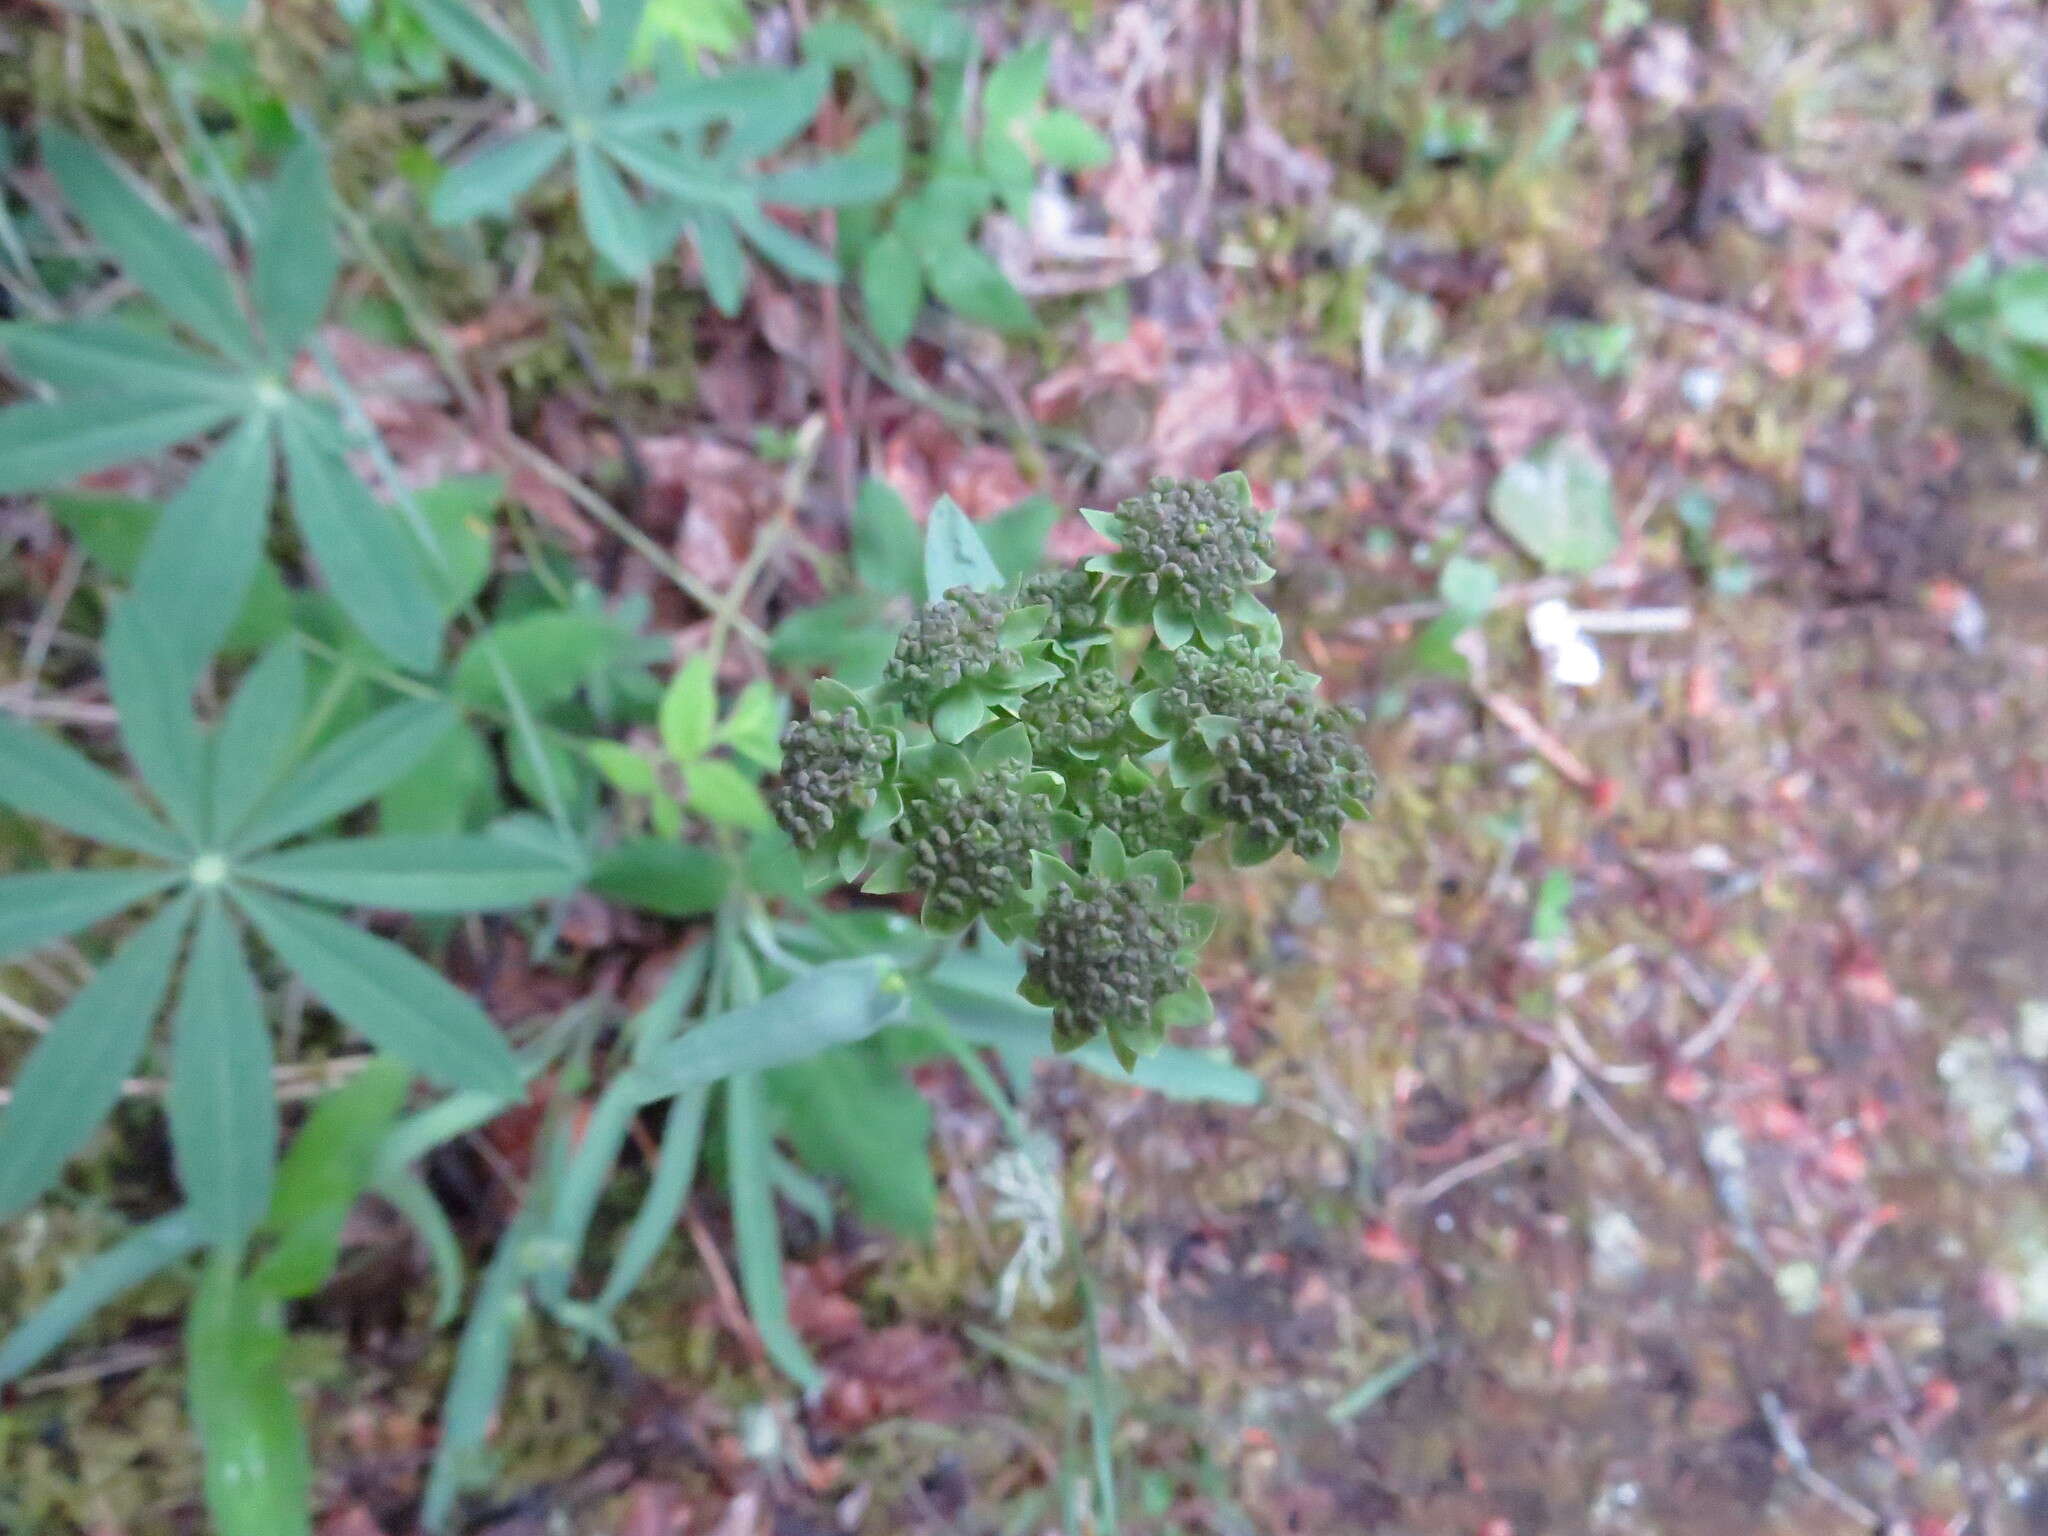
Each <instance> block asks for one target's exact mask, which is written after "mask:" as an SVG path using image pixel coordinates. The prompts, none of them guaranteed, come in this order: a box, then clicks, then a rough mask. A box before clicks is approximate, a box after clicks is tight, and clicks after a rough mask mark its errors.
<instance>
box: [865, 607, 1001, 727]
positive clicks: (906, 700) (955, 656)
mask: <svg viewBox="0 0 2048 1536" xmlns="http://www.w3.org/2000/svg"><path fill="white" fill-rule="evenodd" d="M1010 609H1011V604H1009V603H1008V602H1006V601H1004V600H1003V599H1002V598H1001V597H999V596H997V595H996V594H994V593H991V592H975V591H971V590H970V589H968V588H966V587H955V588H953V590H952V591H950V592H948V593H947V594H946V595H945V596H944V597H942V598H940V599H939V600H938V601H937V602H935V603H927V604H925V605H924V607H922V608H920V609H919V610H918V611H917V613H916V614H915V615H913V616H912V618H911V620H910V623H909V624H908V625H906V626H905V627H904V630H903V637H902V638H901V639H900V640H898V641H897V642H896V652H895V654H894V655H892V656H891V657H890V658H889V665H888V668H887V669H886V670H885V671H884V672H883V674H882V688H883V691H884V692H885V693H886V694H888V695H889V696H890V697H892V698H895V699H897V700H899V701H901V703H902V704H903V707H904V708H905V709H906V710H908V711H909V712H910V713H911V715H913V716H916V715H924V714H929V713H930V712H931V710H932V707H933V705H934V704H935V703H936V701H937V700H938V698H939V696H940V695H941V694H944V693H948V692H950V691H952V690H953V689H955V688H958V687H959V686H960V685H961V684H962V683H971V682H973V681H975V680H976V679H977V678H982V677H987V676H989V675H990V674H992V673H994V672H996V671H998V670H999V669H1000V668H1002V667H1003V666H1004V664H1005V663H1012V664H1014V663H1015V662H1016V660H1017V654H1016V652H1014V651H1012V650H1010V649H1008V648H1007V647H1006V646H1005V645H1004V644H1003V620H1004V619H1005V618H1007V617H1008V616H1009V613H1010Z"/></svg>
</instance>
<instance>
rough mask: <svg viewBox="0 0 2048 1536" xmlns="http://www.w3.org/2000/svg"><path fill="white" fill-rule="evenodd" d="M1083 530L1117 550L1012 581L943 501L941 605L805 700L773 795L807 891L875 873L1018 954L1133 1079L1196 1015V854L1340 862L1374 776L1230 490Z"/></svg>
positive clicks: (1211, 919)
mask: <svg viewBox="0 0 2048 1536" xmlns="http://www.w3.org/2000/svg"><path fill="white" fill-rule="evenodd" d="M1083 515H1084V516H1086V517H1087V518H1088V519H1089V521H1090V522H1091V523H1092V524H1093V525H1094V526H1095V527H1096V528H1097V529H1098V530H1100V531H1102V532H1103V533H1105V534H1107V535H1109V536H1110V537H1112V538H1115V539H1117V540H1118V541H1119V542H1118V548H1117V549H1116V550H1115V551H1114V552H1112V553H1109V554H1104V555H1097V556H1094V557H1093V558H1091V559H1089V560H1087V561H1085V562H1084V563H1083V564H1082V565H1080V566H1078V567H1075V568H1072V569H1066V570H1056V571H1046V572H1040V573H1036V574H1033V575H1028V576H1025V577H1023V578H1022V579H1021V580H1017V581H1008V582H1006V581H1005V580H1004V579H1003V578H1002V577H1001V575H1000V574H999V573H998V571H997V570H996V567H995V565H994V562H993V561H991V560H990V559H989V557H988V554H987V551H986V550H985V549H983V548H982V546H981V543H980V540H979V538H978V536H977V535H976V534H975V532H974V528H973V525H972V524H970V523H969V522H968V521H967V519H966V517H965V515H964V514H962V513H961V511H960V510H959V508H958V507H956V506H954V505H953V504H952V503H951V502H950V501H943V500H942V501H941V502H940V503H939V504H938V505H937V506H936V507H934V508H933V510H932V517H931V522H930V524H929V526H928V528H927V536H926V554H925V558H926V590H928V591H931V592H943V593H944V594H945V595H944V596H943V597H941V598H940V599H939V600H938V601H936V602H933V603H929V604H927V605H925V607H923V608H922V609H920V610H919V611H918V612H917V613H916V614H914V615H913V616H912V617H911V619H910V620H909V622H908V623H907V624H906V625H905V626H904V628H903V631H902V634H901V636H900V637H899V639H898V641H897V644H896V649H895V653H894V654H893V655H892V657H891V658H890V660H889V663H888V666H887V667H886V668H885V669H884V672H883V675H882V678H881V680H880V681H879V682H878V683H877V684H876V685H875V686H874V687H872V688H870V689H868V690H866V691H865V692H856V691H855V690H853V689H851V688H848V687H845V686H844V685H843V684H840V683H836V682H832V681H828V680H821V681H819V682H817V683H815V684H814V685H813V686H812V688H811V697H810V704H811V708H810V713H809V714H808V715H807V716H805V717H803V718H799V719H797V720H794V721H792V722H791V724H790V725H789V726H788V727H787V728H786V729H785V730H784V732H783V736H782V764H783V766H782V781H781V784H780V786H779V787H778V788H777V789H776V790H775V791H774V792H773V794H772V795H771V797H770V805H771V809H773V811H774V812H775V815H776V818H777V820H778V821H779V822H780V823H781V825H782V827H783V829H784V830H785V831H787V832H788V833H789V835H790V838H791V839H792V840H793V841H794V842H795V843H796V845H797V847H798V849H799V850H801V851H802V852H803V854H804V855H805V856H806V857H807V859H808V861H809V868H810V871H811V873H812V876H813V878H814V879H818V880H824V881H833V880H836V881H849V882H850V881H856V880H859V879H860V878H861V877H862V876H863V875H865V877H866V878H865V880H864V881H863V882H862V883H861V886H860V889H861V890H862V891H864V892H866V893H867V894H870V895H890V894H897V893H902V892H911V893H914V894H916V895H917V896H919V897H920V898H921V899H922V910H921V918H922V921H923V923H924V926H925V927H926V928H927V929H928V930H930V931H931V932H934V933H939V934H956V933H959V932H961V931H962V930H964V929H966V928H968V927H969V926H971V925H973V924H974V923H976V922H980V923H983V924H985V925H986V927H987V929H988V931H989V932H991V933H992V934H994V935H995V937H996V938H998V939H1000V940H1003V941H1006V942H1015V943H1018V944H1020V945H1021V946H1022V948H1023V951H1024V957H1025V974H1024V979H1023V981H1022V983H1021V984H1020V985H1019V987H1018V991H1019V993H1020V994H1021V995H1022V996H1023V997H1024V998H1026V999H1027V1000H1028V1001H1030V1002H1032V1003H1035V1004H1038V1005H1039V1006H1041V1007H1045V1008H1049V1009H1051V1010H1052V1016H1053V1017H1052V1030H1053V1043H1054V1045H1055V1046H1057V1047H1058V1048H1059V1049H1060V1050H1063V1051H1064V1050H1073V1049H1076V1048H1078V1047H1080V1046H1082V1045H1085V1044H1087V1043H1088V1042H1089V1041H1091V1040H1094V1039H1097V1038H1098V1037H1100V1038H1104V1039H1106V1040H1107V1041H1108V1044H1109V1046H1110V1049H1111V1050H1112V1051H1113V1052H1114V1054H1115V1056H1116V1058H1117V1060H1118V1061H1120V1062H1121V1063H1122V1064H1123V1065H1124V1068H1125V1070H1127V1071H1128V1070H1130V1069H1131V1068H1132V1066H1133V1065H1134V1064H1135V1063H1136V1062H1137V1060H1138V1059H1139V1058H1140V1057H1142V1056H1146V1055H1149V1054H1151V1053H1152V1052H1154V1051H1156V1050H1157V1049H1158V1048H1159V1047H1160V1045H1161V1044H1162V1043H1163V1042H1164V1040H1165V1036H1166V1032H1167V1031H1168V1030H1170V1029H1175V1028H1184V1027H1187V1026H1190V1025H1194V1024H1199V1023H1201V1022H1202V1021H1204V1020H1205V1019H1207V1018H1208V1017H1209V1014H1210V1008H1209V999H1208V994H1207V993H1206V992H1205V991H1204V990H1203V988H1202V984H1201V982H1200V980H1199V979H1197V977H1196V975H1195V963H1196V959H1197V956H1198V954H1199V951H1200V949H1201V946H1202V945H1203V944H1204V943H1205V942H1206V941H1207V939H1208V936H1209V933H1210V931H1211V929H1212V928H1213V927H1214V925H1215V913H1214V912H1213V911H1212V910H1210V909H1208V908H1206V907H1203V906H1200V905H1198V904H1195V903H1191V902H1189V901H1187V900H1186V878H1187V873H1186V872H1187V867H1188V862H1189V860H1190V859H1191V858H1192V857H1193V856H1194V854H1195V852H1196V850H1197V849H1198V848H1200V847H1202V846H1203V845H1205V844H1208V843H1211V842H1221V843H1222V844H1223V845H1224V846H1225V847H1226V848H1227V849H1228V852H1229V855H1230V858H1231V861H1232V862H1233V863H1235V864H1240V865H1244V864H1256V863H1261V862H1263V861H1265V860H1267V859H1270V858H1272V857H1273V856H1274V855H1276V854H1278V853H1281V852H1283V851H1287V850H1292V851H1293V852H1295V853H1298V854H1300V855H1301V856H1302V857H1303V858H1305V859H1306V860H1308V862H1309V863H1310V864H1311V865H1312V866H1314V867H1315V868H1317V869H1318V870H1320V871H1322V872H1323V873H1325V874H1329V873H1333V872H1334V871H1335V869H1336V866H1337V859H1338V856H1339V851H1340V844H1341V837H1342V833H1343V829H1344V825H1345V823H1346V822H1348V821H1350V820H1353V819H1355V818H1358V817H1362V816H1364V815H1366V814H1367V812H1368V808H1369V806H1370V803H1371V800H1372V795H1373V776H1372V770H1371V767H1370V766H1369V765H1368V763H1367V761H1366V757H1365V753H1364V751H1363V749H1362V748H1360V746H1359V745H1358V742H1357V740H1356V735H1357V729H1358V725H1359V721H1358V718H1357V716H1356V715H1355V714H1354V713H1353V712H1351V711H1349V710H1343V709H1338V708H1335V707H1332V706H1331V705H1329V704H1326V703H1324V702H1323V701H1321V700H1320V699H1319V698H1317V696H1316V693H1315V689H1316V684H1317V679H1316V678H1315V677H1314V676H1313V675H1311V674H1310V673H1308V672H1305V671H1303V670H1302V669H1301V668H1300V667H1298V666H1296V665H1295V664H1294V663H1293V662H1291V661H1289V660H1287V658H1286V657H1285V656H1283V655H1282V654H1281V652H1280V649H1279V646H1280V640H1281V631H1280V625H1279V621H1278V619H1277V618H1275V617H1274V615H1273V613H1272V611H1271V610H1270V609H1268V608H1267V607H1266V605H1265V604H1264V603H1262V602H1261V601H1260V600H1259V599H1258V597H1257V596H1256V595H1255V594H1254V593H1253V590H1252V589H1253V588H1254V587H1256V586H1259V585H1260V584H1262V583H1264V582H1265V581H1267V580H1268V579H1269V578H1270V577H1271V576H1272V575H1273V568H1272V566H1271V565H1270V564H1268V563H1267V558H1266V557H1267V556H1268V555H1269V554H1270V553H1271V552H1272V547H1273V546H1272V537H1271V534H1270V532H1269V529H1268V525H1267V520H1266V519H1264V518H1263V517H1261V516H1260V515H1259V513H1258V512H1257V510H1256V509H1255V508H1254V507H1253V506H1252V501H1251V494H1250V488H1249V486H1248V484H1247V483H1246V481H1245V479H1244V477H1243V476H1242V475H1236V474H1232V475H1225V476H1223V477H1222V478H1220V479H1218V480H1214V481H1208V482H1196V483H1188V482H1178V481H1169V480H1155V481H1154V482H1153V483H1152V485H1151V486H1150V488H1149V489H1148V490H1146V491H1145V492H1144V493H1143V494H1142V495H1139V496H1134V497H1132V498H1130V499H1129V500H1127V501H1124V502H1123V503H1121V504H1120V505H1119V506H1118V508H1117V510H1116V511H1115V512H1114V513H1099V512H1091V513H1084V514H1083Z"/></svg>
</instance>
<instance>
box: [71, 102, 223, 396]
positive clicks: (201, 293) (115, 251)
mask: <svg viewBox="0 0 2048 1536" xmlns="http://www.w3.org/2000/svg"><path fill="white" fill-rule="evenodd" d="M43 164H44V165H46V166H47V167H48V168H49V171H50V174H51V175H52V176H53V177H55V178H56V181H57V185H58V186H59V187H60V188H62V189H63V192H64V199H65V201H66V202H68V203H70V204H71V206H72V207H73V208H74V209H76V210H77V211H78V216H79V217H80V218H81V219H83V220H84V221H85V225H86V227H87V228H88V229H90V230H91V231H92V232H93V236H94V238H95V239H97V240H98V241H99V242H100V244H101V245H103V246H105V247H106V248H107V252H108V254H110V255H111V256H113V258H114V259H115V260H116V261H118V262H119V263H120V264H121V269H122V270H123V271H124V272H125V273H126V274H127V275H128V276H129V277H131V278H133V279H134V280H135V281H136V282H137V283H139V284H140V285H141V286H142V288H143V289H144V290H145V291H146V292H147V293H148V294H149V296H150V297H151V298H153V299H155V300H156V301H157V302H158V303H159V304H161V305H163V307H164V308H165V309H167V310H169V311H170V312H171V315H172V316H173V317H174V318H175V319H177V320H178V321H179V322H180V323H181V324H183V325H185V326H188V327H189V328H190V329H191V330H192V331H193V333H194V334H196V335H198V336H200V337H202V338H204V339H205V340H207V341H209V342H211V343H212V344H213V345H214V346H216V347H218V348H220V350H221V351H223V352H225V353H226V354H227V355H228V356H230V357H233V358H238V359H240V360H242V361H245V362H253V361H254V360H255V355H256V349H255V347H254V346H253V345H251V340H250V335H249V322H248V321H247V319H245V318H244V316H243V314H242V307H241V305H240V304H238V303H236V302H235V292H234V289H233V288H232V287H230V286H229V283H228V278H227V268H226V266H225V265H224V264H223V263H222V261H221V259H220V258H219V257H218V256H217V255H215V254H214V253H213V252H211V251H209V250H207V249H206V247H204V246H202V245H201V244H200V243H199V242H198V241H197V240H194V239H193V238H192V237H191V236H190V235H189V234H187V233H186V232H185V230H184V229H183V228H182V227H181V226H180V225H178V224H175V223H173V222H172V221H171V220H170V219H167V218H165V217H164V216H163V215H162V214H160V213H158V212H157V211H156V209H154V208H152V207H151V206H150V205H149V204H148V203H147V202H146V201H144V199H143V198H142V196H141V194H140V193H138V192H137V191H136V190H135V189H134V188H133V187H131V186H130V185H129V184H128V181H127V179H126V178H125V177H124V176H123V175H122V174H121V172H119V171H118V170H116V169H115V168H114V166H113V164H112V163H111V162H110V161H108V160H107V159H106V157H105V156H103V155H102V154H101V153H100V152H99V151H98V150H97V149H95V148H94V147H93V146H92V145H90V144H88V143H86V141H85V140H83V139H81V138H79V137H78V135H76V134H74V133H71V132H68V131H67V130H65V129H63V128H59V127H56V126H54V125H47V126H45V127H44V129H43Z"/></svg>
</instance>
